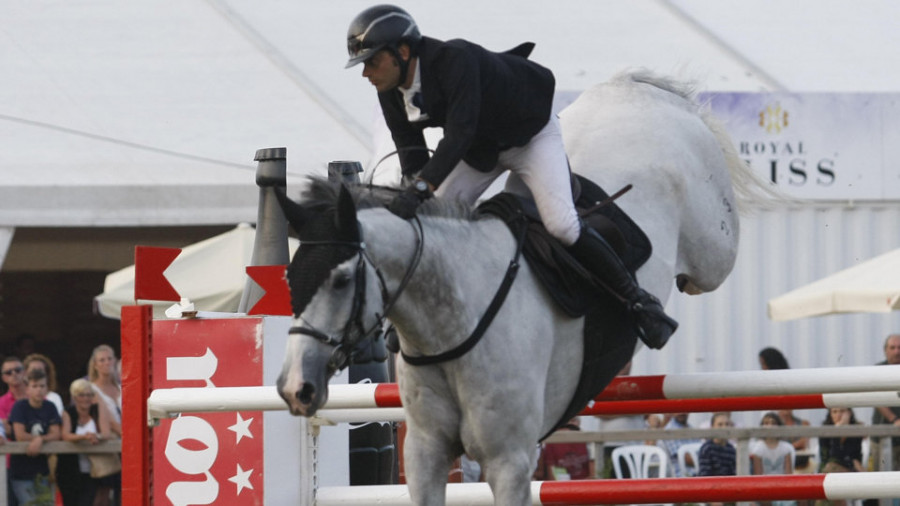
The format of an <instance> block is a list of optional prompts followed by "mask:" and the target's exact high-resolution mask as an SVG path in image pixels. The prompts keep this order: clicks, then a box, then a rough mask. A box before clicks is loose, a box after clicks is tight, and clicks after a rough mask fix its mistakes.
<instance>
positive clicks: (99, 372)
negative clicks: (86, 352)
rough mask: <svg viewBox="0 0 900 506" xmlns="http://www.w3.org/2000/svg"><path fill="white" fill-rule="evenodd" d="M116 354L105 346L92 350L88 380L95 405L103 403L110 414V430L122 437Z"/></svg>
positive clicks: (120, 390) (120, 392) (120, 400)
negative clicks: (93, 394)
mask: <svg viewBox="0 0 900 506" xmlns="http://www.w3.org/2000/svg"><path fill="white" fill-rule="evenodd" d="M116 362H117V360H116V352H115V351H113V349H112V348H111V347H110V346H108V345H105V344H101V345H100V346H97V347H96V348H94V352H93V353H91V359H90V360H89V361H88V379H89V380H90V381H91V385H92V386H93V388H94V393H96V394H97V396H96V398H95V399H94V402H95V403H99V402H103V403H104V404H105V405H106V409H107V410H108V411H109V414H110V428H111V429H112V431H113V432H114V433H115V434H117V435H118V436H119V437H121V436H122V388H121V387H120V385H119V373H118V369H117V368H116Z"/></svg>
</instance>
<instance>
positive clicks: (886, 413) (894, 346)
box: [869, 334, 900, 471]
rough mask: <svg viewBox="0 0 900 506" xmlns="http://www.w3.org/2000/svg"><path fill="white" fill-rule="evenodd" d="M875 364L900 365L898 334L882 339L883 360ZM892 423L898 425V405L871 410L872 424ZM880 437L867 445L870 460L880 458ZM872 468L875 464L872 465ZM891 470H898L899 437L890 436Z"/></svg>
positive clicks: (899, 415)
mask: <svg viewBox="0 0 900 506" xmlns="http://www.w3.org/2000/svg"><path fill="white" fill-rule="evenodd" d="M877 365H900V334H891V335H889V336H887V339H885V340H884V360H883V361H881V362H878V364H877ZM878 424H893V425H894V427H900V406H893V407H885V406H880V407H876V408H875V410H874V411H873V412H872V425H878ZM880 439H881V438H873V441H872V444H871V445H869V449H870V453H871V461H872V462H879V461H880V460H881V444H880ZM872 467H873V470H874V468H875V466H874V465H873V466H872ZM891 470H893V471H900V437H895V438H891Z"/></svg>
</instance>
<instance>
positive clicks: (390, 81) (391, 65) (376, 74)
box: [362, 49, 400, 93]
mask: <svg viewBox="0 0 900 506" xmlns="http://www.w3.org/2000/svg"><path fill="white" fill-rule="evenodd" d="M362 75H363V77H365V78H366V79H368V80H369V82H370V83H372V86H374V87H375V89H376V90H378V93H382V92H385V91H389V90H392V89H394V88H396V87H397V86H398V85H399V84H400V66H399V65H398V64H397V60H396V58H394V55H392V54H391V53H390V52H389V51H387V50H384V49H382V50H381V51H378V52H377V53H375V55H374V56H372V57H371V58H369V59H368V60H366V61H365V63H364V64H363V72H362Z"/></svg>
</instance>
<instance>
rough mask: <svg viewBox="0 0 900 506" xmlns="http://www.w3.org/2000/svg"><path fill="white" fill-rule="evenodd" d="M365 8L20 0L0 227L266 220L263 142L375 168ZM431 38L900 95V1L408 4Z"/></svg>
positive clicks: (310, 168)
mask: <svg viewBox="0 0 900 506" xmlns="http://www.w3.org/2000/svg"><path fill="white" fill-rule="evenodd" d="M372 3H373V2H371V1H366V2H363V1H359V0H348V1H342V2H313V3H310V2H282V1H275V0H252V1H251V0H208V1H206V2H199V1H174V0H153V1H150V0H135V1H130V2H120V1H113V0H100V1H96V2H89V3H85V2H78V3H75V4H73V3H71V2H65V1H62V0H51V1H49V2H39V3H35V2H13V3H6V4H4V7H3V17H2V20H0V67H2V68H3V69H4V78H3V79H2V80H0V139H3V148H4V149H2V150H0V174H2V177H0V226H7V227H8V226H92V225H122V226H140V225H179V224H219V223H237V222H241V221H255V215H256V197H257V192H256V188H255V186H254V178H253V174H254V167H255V164H254V162H253V160H252V158H253V154H254V153H255V151H256V150H257V149H259V148H264V147H274V146H286V147H288V170H289V174H291V177H292V179H296V177H297V176H300V175H303V174H306V173H310V172H318V173H323V171H324V167H325V164H326V163H327V162H328V161H330V160H338V159H358V160H363V161H364V162H366V161H368V160H369V158H370V156H371V155H372V153H371V150H372V148H371V146H372V145H373V144H374V143H373V142H372V140H371V132H372V131H373V130H374V129H373V128H372V124H373V118H374V117H375V116H376V114H375V111H376V103H375V94H374V91H373V90H372V89H371V86H370V85H369V84H368V83H367V82H365V81H364V80H363V79H360V78H359V76H358V74H359V70H358V69H353V70H344V69H343V62H344V60H345V58H346V53H345V48H344V33H345V30H346V26H347V24H348V22H349V20H350V19H351V18H352V17H353V16H354V15H355V14H356V13H357V12H359V11H360V10H362V9H363V8H365V7H367V6H369V5H371V4H372ZM402 5H403V6H404V7H405V8H407V9H408V10H409V11H410V12H411V13H412V14H413V16H415V17H416V19H417V20H418V22H419V24H420V26H421V28H422V30H423V32H424V33H426V34H428V35H432V36H435V37H438V38H451V37H464V38H469V39H471V40H474V41H477V42H479V43H481V44H483V45H485V46H487V47H489V48H491V49H498V50H499V49H505V48H508V47H511V46H513V45H515V44H517V43H519V42H521V41H524V40H533V41H535V42H537V44H538V45H537V49H536V51H535V53H534V55H533V57H534V59H536V60H538V61H540V62H542V63H544V64H546V65H547V66H549V67H550V68H552V69H553V71H554V72H555V74H556V76H557V80H558V86H557V87H558V88H559V89H560V90H581V89H584V88H586V87H588V86H590V85H592V84H594V83H596V82H599V81H602V80H605V79H607V78H608V77H610V76H611V75H612V74H614V73H615V72H617V71H619V70H621V69H622V68H625V67H635V66H643V67H649V68H652V69H655V70H657V71H660V72H664V73H674V74H680V75H681V76H688V77H696V78H697V79H698V80H699V81H700V82H701V83H702V85H703V87H704V88H706V89H709V90H728V91H733V90H747V91H757V90H766V89H787V90H795V91H896V90H897V83H898V82H900V79H898V77H900V76H898V74H900V70H897V68H896V65H892V64H893V63H894V62H895V60H896V51H897V49H896V48H897V47H900V34H898V32H897V30H896V22H897V20H898V19H900V4H898V3H896V2H893V1H891V0H868V1H866V2H862V3H848V2H845V1H842V0H797V1H795V2H779V1H776V0H756V1H747V0H743V1H741V2H737V1H721V0H690V1H688V0H628V1H625V0H606V1H602V0H571V1H564V2H546V1H539V0H524V1H523V0H498V1H494V2H482V1H475V0H458V1H454V2H426V1H425V0H415V1H408V2H402Z"/></svg>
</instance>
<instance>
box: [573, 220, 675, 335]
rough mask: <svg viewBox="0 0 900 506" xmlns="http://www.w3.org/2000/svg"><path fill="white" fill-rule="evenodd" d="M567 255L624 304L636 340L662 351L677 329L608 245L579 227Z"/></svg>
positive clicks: (655, 300)
mask: <svg viewBox="0 0 900 506" xmlns="http://www.w3.org/2000/svg"><path fill="white" fill-rule="evenodd" d="M569 252H570V253H572V255H573V256H574V257H575V258H576V259H577V260H578V261H579V262H581V265H583V266H584V267H585V268H586V269H587V270H589V271H590V272H591V274H593V275H594V276H595V277H597V279H599V280H600V281H602V282H603V284H605V285H606V286H607V288H609V289H610V290H611V291H612V292H613V293H614V294H615V295H618V296H619V298H621V299H624V300H625V304H626V306H627V307H628V309H629V310H630V311H631V314H632V316H633V317H634V320H635V323H636V324H637V330H638V337H640V338H641V341H643V342H644V344H646V345H647V346H649V347H651V348H653V349H657V350H658V349H660V348H662V347H663V346H664V345H665V344H666V342H667V341H668V340H669V337H671V336H672V334H673V333H674V332H675V329H677V328H678V322H676V321H675V320H673V319H672V318H669V317H668V316H667V315H666V313H665V311H664V310H663V307H662V304H660V303H659V299H657V298H656V297H654V296H653V295H651V294H650V293H648V292H646V291H644V289H642V288H641V287H639V286H638V284H637V281H635V279H634V278H633V277H632V276H631V273H630V272H629V271H628V268H627V267H625V264H624V263H622V260H621V259H620V258H619V256H618V255H616V253H615V251H613V249H612V247H610V245H609V243H607V242H606V240H605V239H604V238H603V237H602V236H600V234H598V233H597V232H596V231H595V230H594V229H592V228H590V227H582V229H581V235H580V236H578V240H577V241H575V244H573V245H572V246H570V247H569Z"/></svg>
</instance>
